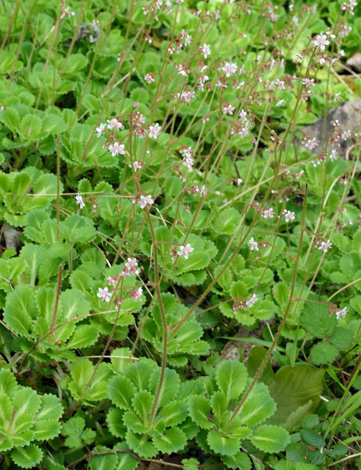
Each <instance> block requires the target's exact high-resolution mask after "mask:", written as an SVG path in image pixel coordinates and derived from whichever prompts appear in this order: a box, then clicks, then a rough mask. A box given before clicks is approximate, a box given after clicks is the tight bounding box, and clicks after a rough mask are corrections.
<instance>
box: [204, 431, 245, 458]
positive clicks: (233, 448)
mask: <svg viewBox="0 0 361 470" xmlns="http://www.w3.org/2000/svg"><path fill="white" fill-rule="evenodd" d="M207 442H208V445H209V447H210V448H211V449H212V450H213V451H214V452H215V453H216V454H220V455H226V456H232V455H236V454H237V452H239V448H240V446H241V444H240V440H239V439H237V438H235V437H228V436H225V435H224V434H223V433H221V432H219V431H216V430H215V429H212V431H210V432H209V433H208V436H207Z"/></svg>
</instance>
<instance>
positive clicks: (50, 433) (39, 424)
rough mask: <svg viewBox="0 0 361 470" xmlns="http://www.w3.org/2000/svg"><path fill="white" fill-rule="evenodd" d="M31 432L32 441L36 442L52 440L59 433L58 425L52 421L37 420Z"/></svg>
mask: <svg viewBox="0 0 361 470" xmlns="http://www.w3.org/2000/svg"><path fill="white" fill-rule="evenodd" d="M32 431H33V433H34V439H36V440H38V441H39V440H40V441H44V440H49V439H53V438H54V437H56V436H57V435H58V434H59V433H60V423H55V422H54V421H53V420H52V419H41V420H39V421H38V420H37V421H36V423H35V424H34V426H33V428H32Z"/></svg>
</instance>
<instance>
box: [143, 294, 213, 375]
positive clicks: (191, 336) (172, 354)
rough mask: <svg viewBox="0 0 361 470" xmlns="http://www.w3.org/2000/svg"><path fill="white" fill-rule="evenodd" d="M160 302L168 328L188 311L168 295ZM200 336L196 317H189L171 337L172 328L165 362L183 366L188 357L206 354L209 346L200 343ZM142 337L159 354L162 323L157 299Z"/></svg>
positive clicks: (161, 340)
mask: <svg viewBox="0 0 361 470" xmlns="http://www.w3.org/2000/svg"><path fill="white" fill-rule="evenodd" d="M162 303H163V308H164V311H165V316H166V320H167V324H168V325H169V326H170V325H176V324H178V322H180V321H181V320H182V319H183V318H184V317H185V315H186V314H187V312H188V310H189V309H188V308H187V307H185V306H184V305H182V304H180V303H179V302H177V299H176V297H175V296H174V295H173V294H170V293H165V294H162ZM202 335H203V328H202V326H201V324H200V323H199V322H198V321H197V319H196V318H195V317H191V318H188V319H187V320H186V321H185V322H184V323H183V324H182V325H181V327H180V328H179V330H178V331H177V333H176V334H175V336H173V337H172V329H171V330H170V333H169V335H168V343H167V351H168V363H169V364H170V365H172V366H174V367H182V366H185V365H186V364H187V362H188V356H189V355H192V356H200V355H204V354H207V353H208V351H209V344H208V343H207V342H206V341H202V340H201V337H202ZM142 336H143V338H144V339H146V340H147V341H149V342H150V343H152V344H153V346H154V347H155V348H156V350H157V351H158V352H159V353H161V352H162V350H163V324H162V318H161V313H160V307H159V302H158V300H156V301H155V303H154V305H153V308H152V310H151V316H150V317H148V318H147V319H146V321H145V324H144V328H143V331H142Z"/></svg>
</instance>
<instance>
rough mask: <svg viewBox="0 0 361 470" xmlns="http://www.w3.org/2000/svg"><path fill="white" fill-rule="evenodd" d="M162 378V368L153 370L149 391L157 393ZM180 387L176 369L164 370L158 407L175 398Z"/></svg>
mask: <svg viewBox="0 0 361 470" xmlns="http://www.w3.org/2000/svg"><path fill="white" fill-rule="evenodd" d="M159 379H160V368H159V369H156V370H155V371H154V372H152V375H151V376H150V378H149V391H150V392H151V393H152V394H153V395H155V394H156V391H157V388H158V384H159ZM179 387H180V379H179V375H178V374H177V372H176V371H175V370H171V369H168V368H166V369H165V371H164V378H163V382H162V388H161V391H160V394H159V399H158V408H159V407H161V406H164V405H166V404H167V403H169V402H170V401H172V400H174V399H175V398H176V396H177V395H178V392H179Z"/></svg>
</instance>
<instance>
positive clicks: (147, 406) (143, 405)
mask: <svg viewBox="0 0 361 470" xmlns="http://www.w3.org/2000/svg"><path fill="white" fill-rule="evenodd" d="M127 380H129V379H127ZM153 402H154V396H153V395H152V394H151V393H149V392H148V390H141V391H140V392H138V393H137V394H135V395H134V397H133V398H132V405H133V408H134V411H135V412H136V413H137V415H138V416H139V418H140V419H141V421H142V422H143V423H146V422H147V420H148V416H149V414H150V412H151V411H152V406H153Z"/></svg>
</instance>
